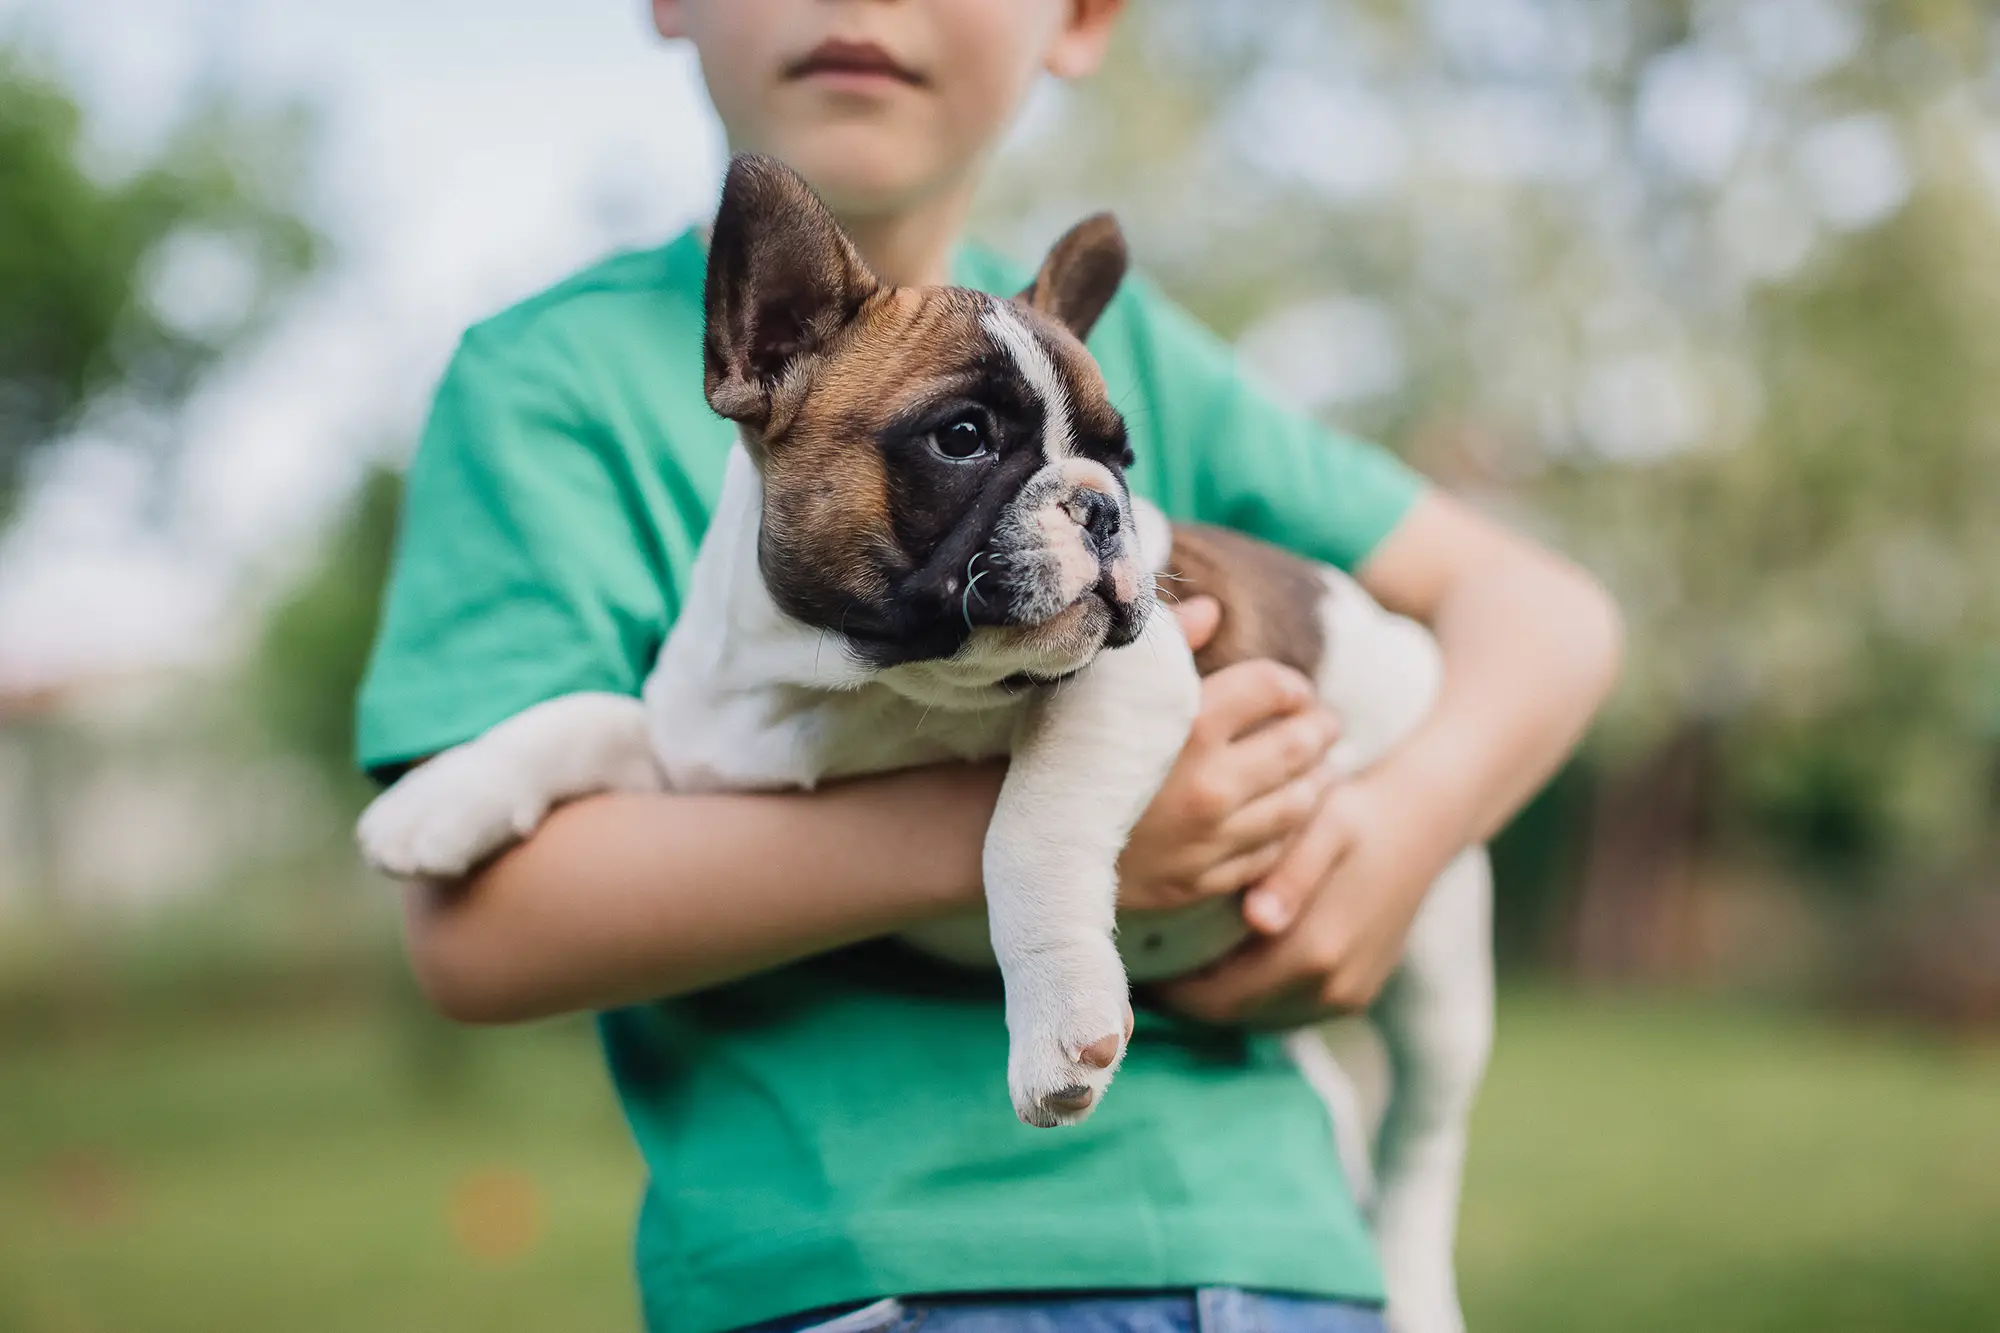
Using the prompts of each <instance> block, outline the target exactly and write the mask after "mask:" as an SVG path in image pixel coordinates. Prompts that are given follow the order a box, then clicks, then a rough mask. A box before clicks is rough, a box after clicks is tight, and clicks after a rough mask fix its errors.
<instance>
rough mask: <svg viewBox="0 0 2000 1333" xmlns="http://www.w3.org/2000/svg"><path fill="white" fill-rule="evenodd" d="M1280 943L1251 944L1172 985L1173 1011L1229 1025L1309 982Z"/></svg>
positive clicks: (1239, 947)
mask: <svg viewBox="0 0 2000 1333" xmlns="http://www.w3.org/2000/svg"><path fill="white" fill-rule="evenodd" d="M1287 943H1288V942H1287V941H1286V940H1282V939H1260V940H1252V941H1251V942H1250V943H1248V944H1244V945H1240V946H1238V947H1237V949H1236V950H1235V952H1233V953H1231V954H1230V955H1229V956H1228V957H1227V958H1225V959H1223V960H1222V961H1221V962H1220V963H1217V964H1215V965H1214V966H1213V967H1210V968H1208V969H1207V970H1206V971H1202V972H1197V973H1196V974H1195V975H1193V976H1191V977H1186V978H1183V979H1182V980H1179V981H1175V982H1172V983H1171V984H1170V987H1169V988H1168V995H1169V998H1170V999H1171V1001H1172V1003H1173V1004H1174V1005H1175V1006H1176V1007H1185V1008H1186V1009H1188V1010H1189V1011H1190V1012H1192V1013H1196V1014H1199V1015H1201V1016H1202V1017H1205V1018H1208V1019H1210V1020H1211V1021H1214V1022H1231V1021H1233V1020H1235V1019H1236V1018H1238V1017H1240V1016H1242V1015H1243V1014H1244V1013H1245V1012H1247V1011H1248V1010H1250V1009H1251V1008H1253V1007H1254V1006H1256V1005H1258V1004H1260V1003H1262V1002H1263V1001H1265V1000H1268V999H1270V998H1272V997H1273V996H1276V995H1278V994H1281V993H1283V992H1286V991H1289V990H1292V989H1294V988H1296V987H1298V986H1299V985H1301V984H1303V983H1305V982H1306V981H1308V980H1309V979H1310V978H1309V977H1308V975H1307V971H1306V969H1304V968H1302V967H1300V966H1299V963H1298V960H1297V959H1295V958H1294V957H1293V954H1294V952H1295V951H1294V950H1293V949H1291V948H1288V947H1286V946H1287Z"/></svg>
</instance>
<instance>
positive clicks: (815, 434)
mask: <svg viewBox="0 0 2000 1333" xmlns="http://www.w3.org/2000/svg"><path fill="white" fill-rule="evenodd" d="M1124 273H1125V243H1124V239H1123V237H1122V236H1121V235H1120V234H1119V231H1118V225H1117V223H1116V222H1114V221H1113V220H1112V219H1111V218H1110V217H1109V216H1108V215H1100V216H1097V217H1093V218H1090V219H1089V220H1087V221H1085V222H1082V223H1080V224H1078V225H1077V226H1076V227H1075V228H1073V229H1072V230H1071V231H1070V232H1069V233H1068V234H1067V235H1066V236H1064V237H1063V238H1062V239H1061V240H1060V241H1058V242H1057V243H1056V246H1055V249H1054V250H1052V251H1051V252H1050V254H1049V256H1048V259H1047V260H1046V261H1045V262H1044V263H1043V265H1042V269H1041V272H1040V273H1039V274H1038V275H1037V277H1036V278H1035V281H1034V283H1033V284H1032V285H1030V286H1029V287H1028V288H1027V290H1025V291H1023V292H1022V293H1021V294H1020V295H1018V296H1016V297H1014V298H1013V299H1011V300H1007V299H1000V298H995V297H991V296H986V295H984V294H982V293H979V292H975V291H970V290H966V289H964V288H958V287H892V286H889V285H887V284H885V283H883V282H881V281H879V280H877V279H876V277H875V276H874V275H873V274H872V273H870V272H869V270H868V267H867V265H866V264H865V263H863V262H862V259H861V256H860V254H859V253H857V252H856V250H855V249H854V246H853V245H852V244H851V243H850V242H849V241H848V239H847V237H846V236H844V235H843V234H842V233H841V230H840V227H839V225H838V224H837V223H836V222H835V221H834V219H833V216H832V215H831V214H830V213H828V212H827V210H826V208H825V207H824V205H822V204H821V203H820V201H819V199H818V198H817V197H816V196H815V195H814V194H813V192H812V190H811V188H810V187H809V186H807V184H806V183H805V181H804V180H802V179H801V178H800V177H799V176H798V175H797V174H796V173H794V172H793V171H791V170H790V169H789V168H787V167H785V166H783V165H781V164H780V163H778V162H776V161H774V160H772V159H770V158H762V157H751V156H744V157H738V158H737V159H736V160H735V161H734V162H732V163H731V164H730V168H729V177H728V180H727V182H726V184H725V185H724V186H723V191H722V207H721V210H720V212H719V213H718V214H717V216H716V220H715V230H714V234H713V238H712V240H711V242H710V247H709V260H708V288H707V322H708V326H707V334H706V338H705V347H704V353H705V357H706V386H707V391H708V401H709V403H710V405H711V406H713V407H714V408H715V410H716V411H717V412H719V413H721V414H722V415H723V416H725V417H729V418H731V419H733V420H735V421H736V422H738V423H739V424H740V425H741V427H742V433H743V438H744V441H745V444H746V446H747V447H748V449H749V452H750V454H751V457H752V458H753V459H754V460H755V462H756V464H757V468H758V470H759V471H760V472H761V473H762V475H763V480H764V512H763V529H762V533H761V535H760V539H759V540H760V545H759V559H760V563H761V566H762V572H763V576H764V580H765V583H766V584H767V586H768V587H769V589H770V591H771V594H772V596H773V598H774V599H775V600H776V601H777V604H778V605H779V606H780V607H781V608H782V609H783V610H784V611H785V612H786V613H787V614H789V615H792V616H794V617H796V618H798V619H799V620H802V621H805V622H806V623H808V624H811V625H814V626H818V627H820V628H822V629H825V630H827V631H830V632H832V633H835V634H838V635H840V636H842V637H843V638H844V639H845V640H846V642H847V644H848V645H849V647H850V649H851V651H852V652H853V653H854V654H855V656H856V657H858V658H859V659H860V660H861V661H863V662H865V663H867V664H868V665H870V666H873V667H892V666H899V665H902V664H906V663H934V664H939V665H938V667H937V669H938V670H940V671H943V672H945V673H946V674H947V675H948V677H949V679H950V680H951V681H952V682H953V683H955V684H959V685H965V686H984V685H991V684H995V683H1000V682H1003V681H1007V680H1010V679H1016V678H1018V679H1026V680H1053V679H1058V678H1060V677H1061V676H1063V675H1064V674H1066V673H1068V672H1070V671H1074V670H1076V669H1077V668H1078V667H1080V666H1082V665H1083V664H1084V663H1086V662H1088V661H1089V660H1090V658H1091V657H1092V656H1093V655H1094V654H1095V653H1096V652H1097V651H1098V650H1099V649H1100V648H1103V647H1106V646H1111V647H1117V646H1119V645H1122V644H1125V643H1129V642H1130V641H1131V640H1132V639H1134V638H1136V637H1137V635H1138V633H1139V630H1140V627H1141V626H1142V625H1143V624H1144V621H1145V618H1146V616H1147V615H1148V614H1149V613H1150V612H1151V610H1152V607H1153V580H1152V574H1151V572H1150V570H1148V569H1147V568H1146V566H1145V562H1144V561H1143V560H1141V559H1140V557H1139V543H1138V533H1137V531H1136V528H1135V525H1134V523H1133V519H1132V505H1131V499H1130V496H1129V494H1128V492H1127V490H1126V486H1125V475H1124V473H1125V468H1126V467H1127V466H1128V465H1129V464H1130V462H1131V461H1132V460H1131V453H1130V451H1129V450H1128V448H1127V446H1126V441H1125V423H1124V421H1123V419H1122V418H1121V417H1120V416H1119V415H1118V413H1117V411H1116V410H1114V409H1113V407H1112V406H1111V401H1110V399H1109V398H1108V397H1107V395H1106V393H1105V387H1104V381H1103V379H1102V377H1101V376H1100V375H1099V374H1098V371H1097V366H1096V363H1095V362H1093V361H1092V360H1091V358H1090V355H1089V353H1087V352H1086V351H1084V348H1083V342H1082V339H1083V338H1084V336H1085V335H1086V334H1088V333H1089V331H1090V327H1091V325H1092V324H1093V323H1095V322H1096V320H1097V317H1098V315H1100V314H1101V313H1102V312H1103V310H1104V307H1105V305H1106V304H1107V303H1108V302H1109V301H1110V300H1111V297H1112V294H1113V293H1114V292H1116V290H1117V288H1118V283H1119V281H1120V279H1122V278H1123V276H1124Z"/></svg>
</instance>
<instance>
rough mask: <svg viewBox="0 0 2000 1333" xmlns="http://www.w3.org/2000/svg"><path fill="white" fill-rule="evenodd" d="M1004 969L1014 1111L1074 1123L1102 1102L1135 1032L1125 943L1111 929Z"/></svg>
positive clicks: (1043, 1123)
mask: <svg viewBox="0 0 2000 1333" xmlns="http://www.w3.org/2000/svg"><path fill="white" fill-rule="evenodd" d="M1010 964H1011V965H1010ZM1003 968H1004V970H1005V973H1006V979H1007V1032H1008V1036H1009V1051H1008V1056H1007V1090H1008V1092H1009V1094H1010V1095H1011V1096H1012V1097H1013V1100H1014V1114H1016V1115H1018V1116H1020V1117H1021V1119H1022V1120H1023V1121H1024V1122H1026V1123H1027V1124H1030V1125H1034V1126H1036V1127H1037V1128H1040V1129H1053V1128H1055V1127H1056V1126H1058V1125H1074V1124H1076V1123H1077V1122H1078V1121H1080V1120H1082V1119H1083V1118H1084V1117H1085V1116H1087V1115H1089V1114H1090V1113H1091V1112H1092V1111H1093V1110H1095V1109H1096V1107H1097V1103H1098V1101H1099V1100H1100V1099H1101V1098H1102V1097H1103V1096H1104V1089H1105V1088H1106V1087H1107V1086H1109V1084H1110V1083H1111V1076H1112V1074H1114V1073H1116V1072H1117V1069H1118V1062H1119V1061H1120V1060H1122V1059H1124V1058H1125V1043H1126V1042H1127V1041H1128V1040H1129V1039H1130V1038H1131V1036H1132V1005H1131V1002H1130V999H1129V997H1128V996H1127V993H1126V986H1125V968H1124V966H1123V964H1121V963H1120V962H1119V959H1118V950H1117V948H1116V946H1114V945H1113V944H1112V942H1111V939H1110V937H1109V936H1105V937H1103V938H1101V939H1096V940H1090V941H1087V942H1079V943H1078V944H1076V945H1073V946H1070V947H1067V948H1063V949H1060V950H1054V951H1050V952H1044V953H1037V954H1034V955H1033V956H1031V957H1029V958H1025V959H1021V960H1018V962H1015V961H1014V960H1003Z"/></svg>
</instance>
